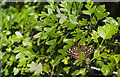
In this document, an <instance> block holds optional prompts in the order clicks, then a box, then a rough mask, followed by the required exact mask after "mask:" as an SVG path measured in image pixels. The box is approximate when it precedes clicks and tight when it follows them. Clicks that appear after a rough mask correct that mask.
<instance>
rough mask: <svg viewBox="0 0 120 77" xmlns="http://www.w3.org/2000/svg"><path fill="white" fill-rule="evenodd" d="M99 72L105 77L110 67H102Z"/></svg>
mask: <svg viewBox="0 0 120 77" xmlns="http://www.w3.org/2000/svg"><path fill="white" fill-rule="evenodd" d="M101 71H102V73H103V74H104V75H105V76H107V75H109V73H110V67H109V66H107V65H103V66H102V69H101Z"/></svg>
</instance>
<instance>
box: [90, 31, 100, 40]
mask: <svg viewBox="0 0 120 77" xmlns="http://www.w3.org/2000/svg"><path fill="white" fill-rule="evenodd" d="M92 32H93V33H92V34H91V35H92V39H94V41H95V42H98V38H99V35H98V34H97V32H96V31H95V30H92Z"/></svg>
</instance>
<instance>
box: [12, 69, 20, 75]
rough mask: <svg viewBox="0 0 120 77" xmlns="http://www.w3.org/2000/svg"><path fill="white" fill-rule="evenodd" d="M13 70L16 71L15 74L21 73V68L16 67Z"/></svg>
mask: <svg viewBox="0 0 120 77" xmlns="http://www.w3.org/2000/svg"><path fill="white" fill-rule="evenodd" d="M13 72H14V75H17V74H18V73H19V69H18V68H16V67H14V69H13Z"/></svg>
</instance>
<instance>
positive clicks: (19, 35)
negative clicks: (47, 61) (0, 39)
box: [15, 31, 23, 38]
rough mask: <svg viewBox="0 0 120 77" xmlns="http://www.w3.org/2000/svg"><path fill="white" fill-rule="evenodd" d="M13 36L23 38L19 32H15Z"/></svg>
mask: <svg viewBox="0 0 120 77" xmlns="http://www.w3.org/2000/svg"><path fill="white" fill-rule="evenodd" d="M15 34H16V35H17V37H18V38H21V37H23V36H22V34H21V33H20V32H19V31H16V32H15Z"/></svg>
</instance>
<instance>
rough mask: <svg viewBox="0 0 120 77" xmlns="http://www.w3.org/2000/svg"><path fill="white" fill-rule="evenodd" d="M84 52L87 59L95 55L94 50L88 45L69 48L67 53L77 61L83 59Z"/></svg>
mask: <svg viewBox="0 0 120 77" xmlns="http://www.w3.org/2000/svg"><path fill="white" fill-rule="evenodd" d="M82 52H84V55H85V58H86V57H87V56H88V55H90V54H92V53H94V49H92V48H91V47H89V46H86V45H79V46H73V47H71V48H69V49H68V50H67V51H66V53H67V54H68V55H72V56H73V57H74V58H76V59H81V53H82Z"/></svg>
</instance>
